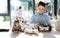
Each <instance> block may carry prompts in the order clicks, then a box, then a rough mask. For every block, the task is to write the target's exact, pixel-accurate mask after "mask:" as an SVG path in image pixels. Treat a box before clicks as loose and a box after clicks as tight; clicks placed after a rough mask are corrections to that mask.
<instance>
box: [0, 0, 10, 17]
mask: <svg viewBox="0 0 60 38" xmlns="http://www.w3.org/2000/svg"><path fill="white" fill-rule="evenodd" d="M9 13H10V10H9V0H0V16H6V15H9Z"/></svg>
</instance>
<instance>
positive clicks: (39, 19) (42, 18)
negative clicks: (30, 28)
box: [30, 13, 50, 25]
mask: <svg viewBox="0 0 60 38" xmlns="http://www.w3.org/2000/svg"><path fill="white" fill-rule="evenodd" d="M30 23H40V24H44V25H50V18H49V16H48V15H46V14H39V13H36V14H34V15H33V16H32V19H31V22H30Z"/></svg>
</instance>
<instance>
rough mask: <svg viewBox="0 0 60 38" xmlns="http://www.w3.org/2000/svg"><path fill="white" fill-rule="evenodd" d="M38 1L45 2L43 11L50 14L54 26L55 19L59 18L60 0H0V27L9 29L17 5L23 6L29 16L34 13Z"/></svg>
mask: <svg viewBox="0 0 60 38" xmlns="http://www.w3.org/2000/svg"><path fill="white" fill-rule="evenodd" d="M39 1H43V2H45V3H46V11H45V13H46V14H48V15H49V16H50V19H51V23H52V25H53V28H55V25H54V23H55V21H57V20H59V19H60V0H0V29H3V30H5V29H7V30H9V29H11V26H12V23H13V21H14V20H15V14H16V12H17V11H18V8H19V6H23V7H24V10H25V11H26V12H28V13H29V14H30V16H32V15H33V14H35V12H36V9H37V5H38V2H39Z"/></svg>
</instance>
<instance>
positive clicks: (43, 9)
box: [38, 5, 45, 14]
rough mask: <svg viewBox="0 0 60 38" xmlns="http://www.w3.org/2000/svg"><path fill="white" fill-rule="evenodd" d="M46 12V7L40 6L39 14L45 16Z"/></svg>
mask: <svg viewBox="0 0 60 38" xmlns="http://www.w3.org/2000/svg"><path fill="white" fill-rule="evenodd" d="M44 11H45V7H44V6H42V5H40V6H38V13H40V14H43V13H44Z"/></svg>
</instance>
